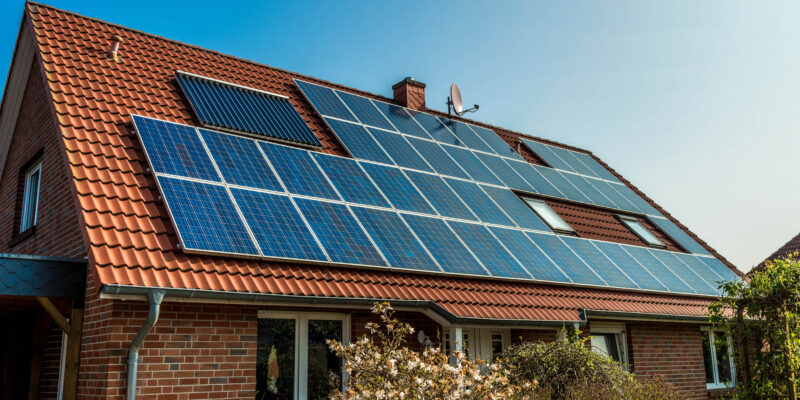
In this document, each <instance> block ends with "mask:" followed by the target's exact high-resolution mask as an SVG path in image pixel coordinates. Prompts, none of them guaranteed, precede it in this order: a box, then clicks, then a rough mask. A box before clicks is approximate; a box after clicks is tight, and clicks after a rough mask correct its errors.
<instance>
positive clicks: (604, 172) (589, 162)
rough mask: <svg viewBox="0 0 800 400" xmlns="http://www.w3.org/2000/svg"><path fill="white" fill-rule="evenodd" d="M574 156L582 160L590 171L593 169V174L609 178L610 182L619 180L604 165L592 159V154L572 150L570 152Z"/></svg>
mask: <svg viewBox="0 0 800 400" xmlns="http://www.w3.org/2000/svg"><path fill="white" fill-rule="evenodd" d="M572 155H573V156H574V157H575V158H577V159H578V160H579V161H581V162H583V164H584V165H586V166H587V167H589V169H591V170H592V171H594V175H595V176H597V177H598V178H601V179H605V180H609V181H612V182H619V181H620V180H619V178H617V177H616V176H615V175H614V174H613V173H611V171H609V170H608V169H607V168H606V167H604V166H602V165H601V164H600V162H598V161H597V160H595V159H594V157H592V155H590V154H586V153H580V152H574V153H573V154H572Z"/></svg>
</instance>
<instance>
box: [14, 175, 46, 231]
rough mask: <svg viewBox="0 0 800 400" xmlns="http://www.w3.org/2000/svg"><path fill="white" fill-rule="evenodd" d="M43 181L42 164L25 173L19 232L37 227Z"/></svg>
mask: <svg viewBox="0 0 800 400" xmlns="http://www.w3.org/2000/svg"><path fill="white" fill-rule="evenodd" d="M41 180H42V162H41V161H39V162H37V163H35V164H34V165H33V166H31V167H30V168H28V170H27V171H25V189H24V190H23V192H22V214H21V218H20V224H19V232H20V233H22V232H25V231H27V230H28V229H31V228H33V227H34V226H36V219H37V217H38V214H39V212H38V211H39V184H40V183H41Z"/></svg>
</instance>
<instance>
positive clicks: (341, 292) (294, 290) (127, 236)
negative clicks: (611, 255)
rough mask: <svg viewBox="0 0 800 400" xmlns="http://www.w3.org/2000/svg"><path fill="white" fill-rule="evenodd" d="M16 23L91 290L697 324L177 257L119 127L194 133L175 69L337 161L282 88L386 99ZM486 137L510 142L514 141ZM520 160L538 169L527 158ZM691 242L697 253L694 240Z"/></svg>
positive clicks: (619, 299) (348, 275)
mask: <svg viewBox="0 0 800 400" xmlns="http://www.w3.org/2000/svg"><path fill="white" fill-rule="evenodd" d="M27 13H28V15H29V17H30V21H31V22H32V25H33V29H34V36H35V38H36V40H37V42H38V49H39V55H40V57H41V60H42V62H43V68H44V72H45V74H46V78H47V81H48V84H49V88H50V95H51V96H52V100H53V102H54V108H55V111H56V114H57V119H58V124H59V125H60V127H61V130H62V133H63V140H64V144H65V148H66V151H67V157H68V159H69V163H70V166H71V172H72V173H73V175H74V182H75V186H76V190H77V195H78V204H79V206H80V208H81V215H82V218H83V221H84V222H85V224H86V238H87V241H88V243H87V248H88V249H89V257H90V266H92V267H93V271H94V272H95V273H96V275H97V277H98V282H99V283H100V284H103V285H136V286H153V287H173V288H186V289H201V290H224V291H235V292H252V293H273V294H285V295H302V296H327V297H331V296H333V297H357V298H382V299H419V300H432V301H435V302H436V303H437V304H439V305H440V306H442V307H444V308H445V309H447V310H448V311H450V312H452V313H453V314H454V315H457V316H462V317H475V318H501V319H539V320H577V319H579V312H580V310H583V309H597V310H608V311H619V312H632V313H644V314H672V315H687V316H699V315H704V314H705V305H707V303H708V299H704V298H700V297H690V296H675V295H662V294H651V293H644V292H628V291H615V290H602V289H587V288H575V287H565V286H554V285H543V284H532V283H524V282H500V281H491V280H480V279H467V278H449V277H441V276H425V275H417V274H413V273H408V274H405V273H400V272H396V271H393V272H387V271H377V270H364V269H355V268H352V269H351V268H342V267H325V266H309V265H300V264H289V263H280V264H279V263H273V262H264V261H252V260H241V259H232V258H224V257H210V256H200V255H192V254H186V253H184V252H182V251H181V250H180V249H179V248H178V245H177V244H178V239H177V237H176V234H175V231H174V228H173V226H172V224H171V222H170V220H169V217H168V215H167V211H166V209H165V207H164V205H163V203H162V202H161V201H160V200H159V193H158V190H157V186H156V183H155V181H154V178H153V176H152V174H150V173H148V165H147V161H146V160H145V157H144V155H143V153H142V150H141V148H140V145H139V142H138V140H137V139H136V137H135V136H134V135H133V134H132V126H131V117H130V115H131V114H140V115H146V116H150V117H154V118H159V119H163V120H168V121H173V122H180V123H186V124H195V122H194V120H193V116H192V114H191V112H190V110H189V107H188V105H187V104H186V102H185V101H184V100H183V99H182V98H181V95H180V90H179V89H178V87H177V86H176V83H175V79H174V76H175V71H176V70H182V71H187V72H191V73H196V74H200V75H204V76H209V77H212V78H215V79H220V80H225V81H229V82H233V83H236V84H240V85H245V86H249V87H253V88H258V89H261V90H266V91H270V92H275V93H280V94H284V95H287V96H289V99H290V101H291V103H292V105H293V106H294V107H295V108H296V109H297V110H298V112H299V113H300V114H301V115H302V116H303V119H304V120H305V121H306V123H308V125H309V127H310V128H311V129H312V130H313V131H314V133H315V134H316V135H317V136H318V137H319V138H320V140H321V141H322V143H323V145H324V146H325V150H324V151H325V152H328V153H333V154H340V155H343V154H345V152H344V149H342V148H341V146H340V144H339V143H338V141H337V140H336V138H335V137H334V136H333V134H332V133H331V132H329V131H328V130H327V129H326V127H325V125H324V123H323V121H322V120H321V118H320V117H319V116H318V115H317V114H316V113H315V112H314V111H313V109H312V108H311V107H310V105H309V104H308V103H307V102H306V101H305V100H304V99H303V97H302V95H301V94H300V93H299V91H298V89H297V88H296V86H295V84H294V82H293V81H292V79H293V78H296V77H302V78H303V79H304V80H308V81H312V82H317V83H322V84H325V85H329V86H333V87H337V88H340V89H343V90H348V91H351V92H355V93H359V94H362V95H366V96H370V97H373V98H380V99H383V100H387V101H391V99H386V98H382V97H380V96H376V95H373V94H369V93H365V92H360V91H357V90H354V89H350V88H344V87H342V86H339V85H335V84H332V83H328V82H323V81H320V80H317V79H314V78H310V77H303V76H301V75H298V74H295V73H291V72H287V71H283V70H280V69H276V68H273V67H269V66H265V65H261V64H257V63H254V62H251V61H246V60H241V59H237V58H234V57H230V56H226V55H223V54H220V53H216V52H213V51H208V50H204V49H200V48H197V47H194V46H189V45H186V44H182V43H178V42H175V41H171V40H167V39H164V38H160V37H156V36H153V35H149V34H145V33H142V32H138V31H134V30H130V29H127V28H124V27H120V26H117V25H112V24H109V23H106V22H102V21H98V20H95V19H90V18H86V17H82V16H78V15H75V14H72V13H68V12H64V11H60V10H57V9H54V8H51V7H49V6H43V5H38V4H34V3H28V7H27ZM113 34H118V35H120V36H122V38H123V39H124V43H123V44H122V46H121V49H120V56H121V59H122V61H121V62H120V63H115V62H112V61H109V60H107V59H106V57H105V52H106V51H107V49H108V47H109V42H110V37H111V35H113ZM428 111H429V112H435V111H433V110H428ZM478 124H479V125H483V126H487V127H490V126H488V125H485V124H480V123H478ZM490 128H491V129H493V130H495V131H496V132H497V133H498V134H499V135H500V136H501V137H503V138H504V139H506V140H507V141H509V142H512V143H513V142H514V141H515V140H516V138H518V137H519V136H520V134H518V133H514V132H510V131H507V130H503V129H499V128H496V127H490ZM537 140H542V141H545V142H548V143H553V142H550V141H546V140H543V139H537ZM559 145H560V144H559ZM561 146H563V145H561ZM565 147H568V146H565ZM581 151H583V150H581ZM523 156H525V157H526V158H527V159H528V160H529V161H531V162H538V163H540V161H538V160H537V159H536V157H535V155H534V154H533V153H530V152H527V150H526V151H525V152H524V154H523ZM601 163H602V161H601ZM603 165H604V166H606V165H605V164H603ZM606 167H607V166H606ZM607 168H608V167H607ZM609 170H611V169H610V168H609ZM611 171H612V172H613V170H611ZM615 174H616V173H615ZM617 176H618V175H617ZM620 179H622V178H621V177H620ZM622 181H623V182H625V183H626V184H628V185H630V184H629V183H628V182H627V181H625V180H624V179H622ZM631 187H632V186H631ZM632 188H633V187H632ZM633 189H634V190H636V189H635V188H633ZM637 193H640V192H638V191H637ZM640 194H641V193H640ZM645 199H647V198H646V197H645ZM654 206H655V207H656V208H657V209H658V210H659V211H661V212H662V213H664V215H668V214H666V213H665V212H664V211H663V210H662V209H661V208H660V207H658V206H656V205H655V204H654ZM587 218H591V217H590V216H589V217H587ZM679 226H681V227H682V228H684V227H683V226H682V225H679ZM684 229H685V228H684ZM687 232H688V231H687ZM690 234H691V233H690ZM692 237H693V238H695V240H697V241H698V242H699V243H701V244H703V245H704V246H705V247H706V248H708V246H706V245H705V244H704V242H702V241H700V240H699V239H697V237H696V236H694V235H692ZM708 249H709V251H711V252H712V253H713V254H714V255H715V256H717V257H719V258H721V257H720V256H719V255H718V254H717V253H716V252H714V251H713V249H710V248H708ZM721 259H722V258H721ZM729 265H730V264H729ZM734 270H735V269H734ZM737 273H738V271H737Z"/></svg>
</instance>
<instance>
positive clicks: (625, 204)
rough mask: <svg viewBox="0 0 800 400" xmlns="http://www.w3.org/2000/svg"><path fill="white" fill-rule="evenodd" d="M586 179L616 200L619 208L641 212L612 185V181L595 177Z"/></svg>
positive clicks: (613, 200)
mask: <svg viewBox="0 0 800 400" xmlns="http://www.w3.org/2000/svg"><path fill="white" fill-rule="evenodd" d="M586 180H588V181H589V182H590V183H591V184H592V185H593V186H594V187H595V188H597V190H599V191H600V193H603V194H604V195H605V196H606V197H608V198H609V199H610V200H611V201H612V202H614V204H616V205H617V208H619V209H620V210H626V211H632V212H640V211H639V209H638V208H637V207H636V206H635V205H633V203H631V202H630V201H628V199H627V198H626V197H625V196H623V195H621V194H619V192H617V191H616V189H614V188H613V187H612V186H611V183H608V182H606V181H603V180H600V179H593V178H587V179H586Z"/></svg>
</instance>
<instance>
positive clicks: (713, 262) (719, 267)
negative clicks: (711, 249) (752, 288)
mask: <svg viewBox="0 0 800 400" xmlns="http://www.w3.org/2000/svg"><path fill="white" fill-rule="evenodd" d="M697 259H698V260H700V261H702V262H703V263H705V264H706V265H708V267H709V268H711V269H712V270H713V271H714V272H716V273H717V275H719V276H721V277H723V278H724V279H725V280H727V281H735V280H741V279H742V278H741V277H740V276H739V275H737V274H736V273H735V272H733V271H732V270H731V269H730V268H728V266H727V265H725V264H723V263H722V261H720V260H718V259H716V258H715V257H710V256H709V257H704V256H697Z"/></svg>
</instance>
